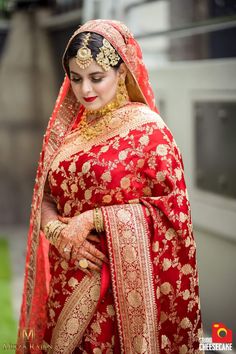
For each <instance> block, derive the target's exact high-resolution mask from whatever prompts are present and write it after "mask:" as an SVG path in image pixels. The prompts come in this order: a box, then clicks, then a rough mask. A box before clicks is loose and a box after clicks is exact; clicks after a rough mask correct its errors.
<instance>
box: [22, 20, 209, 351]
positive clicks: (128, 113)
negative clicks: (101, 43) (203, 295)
mask: <svg viewBox="0 0 236 354" xmlns="http://www.w3.org/2000/svg"><path fill="white" fill-rule="evenodd" d="M83 31H90V32H97V33H99V34H101V35H103V36H104V37H105V38H106V39H107V40H108V41H109V42H110V43H111V44H112V45H113V46H114V48H115V49H116V50H117V52H118V53H119V55H120V56H121V57H122V59H123V60H124V62H125V64H126V65H127V68H128V70H129V73H128V75H127V80H126V86H127V89H128V93H129V97H130V101H129V102H128V103H127V104H126V105H124V106H122V107H120V108H118V109H116V110H114V111H113V112H112V116H111V118H110V119H109V121H108V123H107V124H106V127H105V129H103V130H102V131H101V132H100V133H99V134H97V135H94V136H93V137H92V138H91V139H87V138H85V137H84V136H83V135H82V134H80V129H79V127H80V125H79V124H80V119H81V117H82V113H83V107H80V105H79V104H78V103H77V102H76V99H75V97H74V95H73V93H72V91H71V87H70V82H69V79H68V78H66V79H65V82H64V84H63V86H62V90H61V93H60V95H59V97H58V100H57V104H56V107H55V109H54V112H53V115H52V118H51V119H50V122H49V126H48V129H47V132H46V135H45V140H44V145H43V153H42V155H41V159H40V163H39V169H38V174H37V180H36V186H35V191H34V197H33V206H32V214H31V224H30V231H29V242H28V253H27V267H26V277H25V290H24V295H23V305H22V315H21V322H20V326H21V328H24V327H27V328H35V331H36V337H35V339H34V340H35V342H36V341H37V343H38V344H39V347H40V344H42V343H48V344H49V345H50V346H51V347H52V350H51V352H52V353H55V354H59V353H62V354H69V353H84V354H86V353H95V354H100V353H101V354H103V353H104V354H105V353H125V354H131V353H146V354H156V353H160V354H162V353H163V354H169V353H176V354H177V353H180V354H187V353H188V354H191V353H192V354H194V353H200V351H199V349H198V348H199V337H200V336H201V335H202V334H201V317H200V309H199V297H198V277H197V270H196V258H195V242H194V239H193V234H192V223H191V215H190V207H189V201H188V197H187V191H186V185H185V182H184V173H183V164H182V160H181V156H180V153H179V150H178V148H177V146H176V143H175V141H174V139H173V137H172V134H171V132H170V131H169V129H168V128H167V127H166V125H165V123H164V122H163V121H162V119H161V118H160V116H159V115H158V113H157V111H156V109H155V106H154V101H153V94H152V90H151V87H150V84H149V82H148V76H147V72H146V69H145V67H144V65H143V63H142V56H141V51H140V48H139V47H138V44H137V42H136V41H135V40H134V39H133V37H132V35H131V34H130V32H129V31H128V30H127V28H126V27H125V26H124V25H122V24H120V23H118V22H115V21H106V20H103V21H102V20H97V21H90V22H88V23H87V24H85V25H84V26H82V27H81V28H80V29H79V30H78V31H76V33H75V34H77V33H79V32H83ZM104 118H105V117H100V118H99V119H104ZM46 179H48V183H49V187H50V192H51V196H52V197H53V199H54V201H55V203H56V205H57V210H58V214H60V215H62V216H66V217H73V216H74V215H77V214H80V213H83V212H84V211H87V210H91V209H94V208H96V207H99V208H102V213H103V218H104V226H105V231H104V232H103V233H102V234H101V235H100V238H101V243H100V245H99V246H98V247H99V248H100V250H101V251H102V252H104V253H105V254H106V255H107V257H108V258H109V265H107V264H105V263H104V265H103V267H102V270H101V273H98V272H94V275H93V277H92V278H90V277H89V276H88V275H85V274H84V273H83V272H82V271H81V270H80V269H78V268H75V266H74V264H73V263H71V262H67V261H65V260H64V259H63V258H62V257H61V256H60V254H59V252H58V251H57V249H56V248H55V247H54V246H53V245H50V246H49V245H48V241H47V240H46V239H45V237H44V235H43V233H42V232H40V231H39V225H40V203H41V202H42V196H43V191H44V185H45V182H46ZM49 267H50V271H49ZM32 348H33V349H31V350H30V349H27V350H28V352H32V353H39V352H40V349H37V348H36V346H33V345H32ZM27 350H25V352H27Z"/></svg>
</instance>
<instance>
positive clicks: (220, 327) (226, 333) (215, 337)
mask: <svg viewBox="0 0 236 354" xmlns="http://www.w3.org/2000/svg"><path fill="white" fill-rule="evenodd" d="M212 342H214V343H232V331H231V329H228V328H227V327H226V326H225V325H224V324H223V323H213V324H212Z"/></svg>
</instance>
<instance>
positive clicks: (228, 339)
mask: <svg viewBox="0 0 236 354" xmlns="http://www.w3.org/2000/svg"><path fill="white" fill-rule="evenodd" d="M232 340H233V334H232V330H231V329H229V328H227V327H226V326H225V325H224V324H223V323H220V322H217V323H213V324H212V338H211V337H207V338H200V344H199V349H200V350H208V351H215V350H221V351H225V350H233V348H232Z"/></svg>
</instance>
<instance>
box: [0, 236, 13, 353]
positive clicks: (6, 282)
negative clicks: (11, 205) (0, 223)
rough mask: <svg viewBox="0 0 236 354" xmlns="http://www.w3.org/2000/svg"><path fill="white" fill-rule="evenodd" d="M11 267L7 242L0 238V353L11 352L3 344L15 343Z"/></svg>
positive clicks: (11, 351)
mask: <svg viewBox="0 0 236 354" xmlns="http://www.w3.org/2000/svg"><path fill="white" fill-rule="evenodd" d="M10 280H11V268H10V257H9V250H8V244H7V241H6V240H5V239H1V238H0V353H5V354H8V353H13V350H4V348H3V345H4V344H5V345H6V346H7V345H8V344H15V343H16V333H17V325H16V321H15V319H14V317H13V310H12V301H11V283H10Z"/></svg>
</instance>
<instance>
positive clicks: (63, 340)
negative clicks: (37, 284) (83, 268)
mask: <svg viewBox="0 0 236 354" xmlns="http://www.w3.org/2000/svg"><path fill="white" fill-rule="evenodd" d="M100 281H101V280H100V274H98V273H94V274H93V277H92V278H90V277H88V276H84V278H83V280H82V281H81V282H80V283H79V285H78V286H77V287H76V288H75V290H74V291H73V293H72V294H71V295H70V297H69V298H68V300H67V302H66V304H65V306H64V308H63V309H62V311H61V313H60V315H59V317H58V320H57V324H56V326H55V328H54V330H53V334H52V340H51V346H52V348H53V353H54V354H59V353H62V354H70V353H72V352H73V350H74V349H75V348H76V346H77V345H78V344H79V342H80V340H81V339H82V336H83V334H84V331H85V330H86V328H87V326H88V324H89V322H90V321H91V318H92V316H93V314H94V312H95V310H96V305H97V302H98V299H99V296H100Z"/></svg>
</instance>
